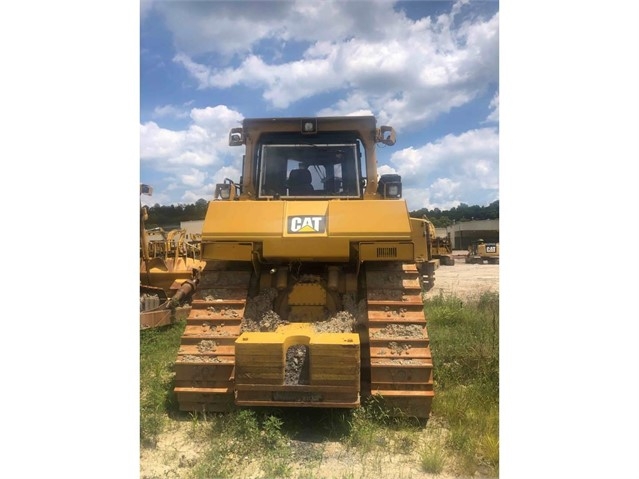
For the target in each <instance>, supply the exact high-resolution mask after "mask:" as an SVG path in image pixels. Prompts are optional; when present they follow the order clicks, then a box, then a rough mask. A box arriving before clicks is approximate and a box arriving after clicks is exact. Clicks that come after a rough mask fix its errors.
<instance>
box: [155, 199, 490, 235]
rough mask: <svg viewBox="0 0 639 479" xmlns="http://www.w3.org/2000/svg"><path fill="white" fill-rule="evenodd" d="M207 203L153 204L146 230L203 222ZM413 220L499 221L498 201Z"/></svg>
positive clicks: (438, 223)
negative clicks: (186, 222)
mask: <svg viewBox="0 0 639 479" xmlns="http://www.w3.org/2000/svg"><path fill="white" fill-rule="evenodd" d="M208 204H209V202H208V201H206V200H204V199H201V198H200V199H199V200H197V201H196V202H195V204H192V205H169V206H162V205H159V204H157V203H156V204H155V205H153V206H150V207H149V208H148V213H149V219H148V220H147V221H146V226H147V228H153V227H157V226H160V227H164V228H166V227H178V226H179V225H180V222H182V221H198V220H203V219H204V217H205V216H206V209H207V207H208ZM410 216H411V217H413V218H423V217H424V216H426V217H427V218H428V219H429V220H430V221H432V222H433V224H434V225H435V227H436V228H445V227H446V226H450V225H452V224H453V222H455V223H461V222H463V221H472V220H496V219H499V200H497V201H493V202H492V203H491V204H489V205H488V206H478V205H473V206H469V205H467V204H466V203H461V204H460V205H459V206H456V207H453V208H451V209H449V210H440V209H439V208H434V209H432V210H429V209H428V208H421V209H419V210H416V211H411V212H410Z"/></svg>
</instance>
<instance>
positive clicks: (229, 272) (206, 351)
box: [175, 262, 434, 418]
mask: <svg viewBox="0 0 639 479" xmlns="http://www.w3.org/2000/svg"><path fill="white" fill-rule="evenodd" d="M362 269H363V271H361V272H360V275H359V278H360V279H359V281H357V279H356V277H355V276H354V275H352V276H351V277H352V279H353V281H350V285H349V284H348V283H349V281H348V280H347V281H341V283H342V285H341V286H340V287H339V289H340V290H341V291H342V293H339V294H338V293H337V291H336V290H335V288H334V287H332V288H331V289H330V290H327V289H325V288H324V286H325V285H326V284H328V283H327V281H328V282H330V281H331V279H330V278H328V277H326V278H319V279H315V280H313V275H301V276H300V278H301V281H297V282H295V283H293V284H290V280H289V283H288V284H287V285H286V288H283V287H282V285H280V291H279V293H278V292H277V289H275V288H270V285H271V284H272V283H275V285H277V281H278V278H277V274H273V275H271V276H273V278H270V277H269V272H268V271H266V272H264V273H262V278H257V277H256V275H255V274H254V273H253V272H252V269H251V268H250V266H249V267H245V266H243V265H241V263H235V264H225V263H215V264H213V265H211V267H210V268H209V269H206V270H205V271H204V272H203V273H202V276H201V279H200V284H199V287H198V290H197V292H196V293H195V296H194V299H193V301H192V304H191V306H192V309H191V313H190V315H189V317H188V319H187V325H186V328H185V331H184V334H183V336H182V339H181V345H180V349H179V352H178V357H177V361H176V365H175V372H176V376H175V393H176V395H177V399H178V403H179V407H180V409H181V410H183V411H211V412H214V411H217V412H221V411H229V410H231V409H233V408H234V407H235V406H279V407H282V406H293V407H323V408H324V407H326V408H328V407H330V408H353V407H357V406H358V405H360V403H361V400H362V399H364V398H366V397H369V396H381V397H383V399H384V401H385V403H386V404H387V405H388V406H389V410H390V411H394V413H395V414H406V415H410V416H415V417H420V418H427V417H428V415H429V412H430V407H431V402H432V398H433V394H434V393H433V372H432V368H433V364H432V358H431V354H430V347H429V340H428V333H427V330H426V320H425V317H424V313H423V302H422V296H421V294H422V286H421V279H420V272H419V271H418V269H417V267H416V266H415V264H411V263H392V262H391V263H389V262H379V263H367V264H365V265H363V266H362ZM309 278H310V279H309ZM280 280H281V279H280ZM431 280H432V276H431ZM333 286H334V285H333ZM349 289H350V290H349ZM268 291H275V293H273V294H271V295H270V296H268V294H265V293H267V292H268ZM324 293H326V294H324ZM331 297H332V298H334V299H331ZM255 298H261V299H262V300H263V299H264V298H266V299H267V301H268V302H269V303H270V304H268V305H266V307H265V305H264V303H262V304H261V305H260V306H259V307H257V308H253V307H252V306H253V305H251V301H252V300H254V299H255ZM314 298H316V299H317V300H314ZM350 298H353V299H354V301H353V300H350V301H349V299H350ZM322 300H323V301H324V303H323V304H302V303H320V302H321V301H322ZM296 303H300V304H296ZM267 308H268V309H267ZM342 308H344V309H350V312H345V311H343V310H342V311H335V310H337V309H342ZM247 309H253V311H250V312H248V311H247ZM273 310H279V314H278V313H276V312H275V311H273ZM331 310H334V311H331ZM317 311H322V314H323V315H324V316H325V317H327V316H331V313H333V317H337V318H338V320H337V324H338V325H339V326H341V325H344V324H346V325H347V326H350V328H348V327H347V328H341V329H340V328H335V327H333V328H330V327H327V326H330V324H332V323H331V322H330V320H326V319H321V320H317V319H318V317H317ZM335 313H337V316H335ZM255 314H257V315H258V317H253V318H251V317H250V316H254V315H255ZM340 315H341V316H340ZM349 315H350V318H351V319H352V322H350V323H349V321H348V318H347V317H348V316H349ZM247 316H248V317H247ZM283 317H284V319H283ZM287 317H288V319H290V321H289V320H288V319H286V318H287ZM305 319H307V320H308V319H312V321H305ZM334 323H335V322H334ZM334 323H333V324H334ZM249 324H252V325H253V329H251V328H250V326H249ZM256 324H257V325H258V327H259V330H255V329H256V328H255V325H256Z"/></svg>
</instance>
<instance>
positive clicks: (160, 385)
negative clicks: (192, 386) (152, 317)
mask: <svg viewBox="0 0 639 479" xmlns="http://www.w3.org/2000/svg"><path fill="white" fill-rule="evenodd" d="M185 326H186V322H185V321H180V322H178V323H175V324H173V325H171V326H167V327H164V328H161V329H147V330H143V331H140V442H141V444H142V445H144V446H148V445H154V444H155V443H156V441H157V438H158V435H159V434H160V433H161V432H162V431H163V430H164V425H165V423H166V421H167V419H168V414H169V413H170V412H172V411H175V410H176V409H177V407H176V400H175V397H174V395H173V387H172V379H173V371H172V368H173V364H174V363H175V358H176V356H177V351H178V348H179V344H180V336H182V332H183V331H184V327H185Z"/></svg>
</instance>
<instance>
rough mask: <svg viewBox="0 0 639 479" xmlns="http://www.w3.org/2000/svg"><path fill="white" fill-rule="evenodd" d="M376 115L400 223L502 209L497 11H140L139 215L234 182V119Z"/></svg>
mask: <svg viewBox="0 0 639 479" xmlns="http://www.w3.org/2000/svg"><path fill="white" fill-rule="evenodd" d="M352 114H373V115H375V116H376V117H377V118H378V124H387V125H391V126H393V127H394V128H395V130H396V131H397V143H396V144H395V145H394V146H393V147H386V148H383V149H380V150H378V162H379V173H380V174H383V173H398V174H400V175H401V176H402V179H403V183H404V197H405V198H406V200H407V202H408V206H409V209H410V210H416V209H419V208H422V207H426V208H429V209H432V208H440V209H449V208H451V207H454V206H457V205H459V204H460V203H466V204H470V205H475V204H477V205H488V204H490V203H491V202H493V201H495V200H498V199H499V4H498V2H497V1H482V2H467V1H457V2H448V1H409V2H390V1H372V0H366V1H336V2H334V1H323V2H309V1H306V0H304V1H286V2H270V1H257V2H248V1H231V2H222V1H195V2H190V1H180V2H177V1H152V0H151V1H143V2H142V4H141V12H140V181H141V182H143V183H147V184H149V185H151V186H153V188H154V193H153V196H152V197H147V196H143V197H142V202H143V203H144V204H149V205H153V204H155V203H159V204H163V205H165V204H178V203H183V204H189V203H194V202H195V201H197V200H198V199H200V198H204V199H206V200H209V199H211V197H212V193H213V191H214V185H215V183H217V182H221V181H222V180H223V179H224V178H225V177H229V178H231V179H235V180H238V179H239V177H240V171H239V167H240V164H241V163H240V162H241V155H242V153H241V152H240V151H239V150H238V149H237V148H230V147H228V145H227V144H226V141H227V136H228V131H229V129H230V128H231V127H234V126H237V125H238V124H239V122H240V121H241V120H242V119H243V118H250V117H270V116H311V115H317V116H332V115H352Z"/></svg>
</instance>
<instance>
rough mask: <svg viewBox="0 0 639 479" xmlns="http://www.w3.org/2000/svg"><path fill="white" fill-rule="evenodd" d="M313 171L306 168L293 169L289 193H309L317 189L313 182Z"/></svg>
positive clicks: (295, 194) (292, 194) (289, 177)
mask: <svg viewBox="0 0 639 479" xmlns="http://www.w3.org/2000/svg"><path fill="white" fill-rule="evenodd" d="M311 182H312V178H311V172H310V171H308V170H307V169H306V168H299V169H297V170H291V173H290V174H289V176H288V194H289V195H291V196H298V195H308V194H311V193H313V191H315V188H313V185H312V184H311Z"/></svg>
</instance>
